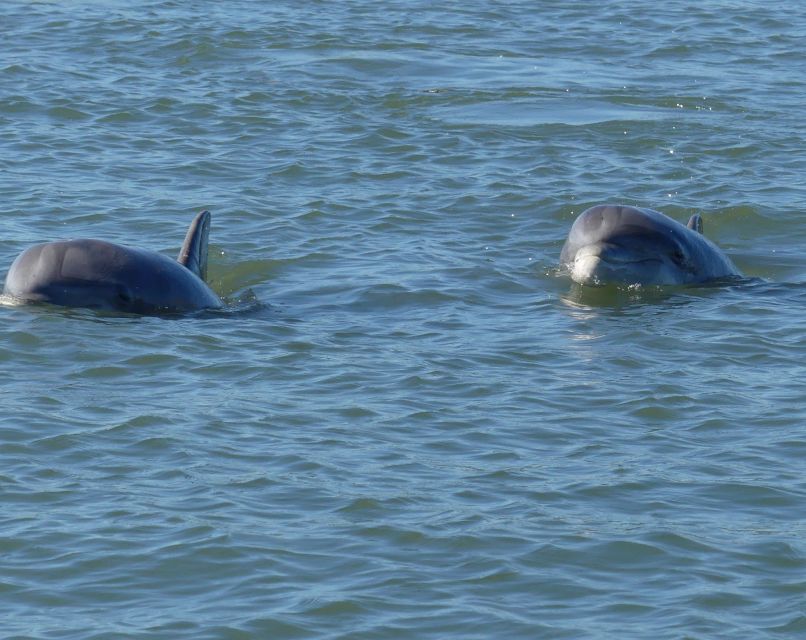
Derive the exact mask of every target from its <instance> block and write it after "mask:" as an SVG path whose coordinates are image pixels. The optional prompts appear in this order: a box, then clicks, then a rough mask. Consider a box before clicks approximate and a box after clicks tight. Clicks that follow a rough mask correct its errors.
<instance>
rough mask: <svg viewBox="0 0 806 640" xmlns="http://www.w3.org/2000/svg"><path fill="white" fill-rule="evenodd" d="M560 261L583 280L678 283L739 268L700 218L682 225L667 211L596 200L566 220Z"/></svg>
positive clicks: (595, 282)
mask: <svg viewBox="0 0 806 640" xmlns="http://www.w3.org/2000/svg"><path fill="white" fill-rule="evenodd" d="M560 265H561V267H562V268H563V269H567V270H568V273H569V274H570V276H571V278H572V279H573V280H574V281H575V282H578V283H579V284H583V285H594V286H596V285H607V284H625V285H629V284H642V285H681V284H695V283H703V282H708V281H711V280H718V279H722V278H730V277H738V276H740V275H741V274H740V273H739V270H738V269H737V268H736V267H735V266H734V265H733V263H732V262H731V261H730V259H729V258H728V257H727V256H726V255H725V254H724V253H722V251H721V250H720V249H719V247H717V246H716V245H715V244H714V243H713V242H711V241H710V240H708V239H707V238H706V237H705V236H704V235H702V218H701V217H700V216H699V215H693V216H691V219H690V220H689V221H688V225H682V224H680V223H679V222H677V221H676V220H673V219H672V218H670V217H669V216H667V215H665V214H663V213H660V212H659V211H653V210H652V209H639V208H637V207H630V206H624V205H597V206H595V207H591V208H590V209H587V210H586V211H583V212H582V213H581V214H580V215H579V217H578V218H577V219H576V221H575V222H574V224H573V225H572V226H571V230H570V232H569V233H568V239H567V240H566V241H565V245H564V246H563V248H562V253H561V254H560Z"/></svg>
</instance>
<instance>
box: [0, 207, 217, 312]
mask: <svg viewBox="0 0 806 640" xmlns="http://www.w3.org/2000/svg"><path fill="white" fill-rule="evenodd" d="M209 233H210V212H209V211H202V212H201V213H199V214H198V215H197V216H196V217H195V218H194V220H193V222H192V223H191V225H190V228H189V229H188V232H187V235H186V236H185V241H184V243H183V245H182V249H181V250H180V251H179V255H178V256H177V258H176V260H175V261H174V260H171V259H170V258H169V257H168V256H165V255H163V254H161V253H157V252H156V251H150V250H147V249H137V248H132V247H124V246H121V245H118V244H113V243H111V242H105V241H103V240H87V239H83V240H65V241H59V242H47V243H45V244H38V245H35V246H33V247H29V248H28V249H26V250H25V251H23V252H22V253H21V254H20V255H19V256H18V257H17V259H16V260H14V262H13V264H12V265H11V268H10V269H9V272H8V275H7V276H6V283H5V289H4V294H6V295H9V296H12V297H13V298H16V299H17V300H21V301H23V302H48V303H50V304H56V305H61V306H66V307H88V308H92V309H107V310H112V311H123V312H128V313H140V314H157V313H181V312H188V311H198V310H201V309H218V308H221V307H223V303H222V302H221V299H220V298H219V297H218V296H217V295H216V294H215V293H213V291H212V289H210V287H209V286H207V284H206V283H205V281H204V280H205V278H206V275H207V239H208V236H209Z"/></svg>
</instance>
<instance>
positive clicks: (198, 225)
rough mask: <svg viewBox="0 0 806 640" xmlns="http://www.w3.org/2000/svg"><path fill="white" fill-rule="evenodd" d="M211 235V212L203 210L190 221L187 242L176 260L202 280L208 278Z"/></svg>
mask: <svg viewBox="0 0 806 640" xmlns="http://www.w3.org/2000/svg"><path fill="white" fill-rule="evenodd" d="M209 235H210V212H209V211H202V212H201V213H200V214H199V215H197V216H196V217H195V218H193V222H191V223H190V227H189V228H188V232H187V235H186V236H185V242H184V243H183V244H182V248H181V249H180V250H179V255H178V256H176V261H177V262H178V263H179V264H181V265H184V266H186V267H187V268H188V269H190V270H191V271H192V272H193V273H195V274H196V275H197V276H199V277H200V278H201V279H202V280H207V239H208V237H209Z"/></svg>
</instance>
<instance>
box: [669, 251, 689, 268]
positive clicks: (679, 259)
mask: <svg viewBox="0 0 806 640" xmlns="http://www.w3.org/2000/svg"><path fill="white" fill-rule="evenodd" d="M672 260H673V261H674V263H675V264H677V265H682V264H683V263H684V262H685V261H686V256H685V254H684V253H683V252H682V251H681V250H680V249H675V251H674V253H672Z"/></svg>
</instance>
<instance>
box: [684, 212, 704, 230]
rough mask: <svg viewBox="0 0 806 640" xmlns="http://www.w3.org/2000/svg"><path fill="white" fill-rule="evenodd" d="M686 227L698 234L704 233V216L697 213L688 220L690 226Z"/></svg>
mask: <svg viewBox="0 0 806 640" xmlns="http://www.w3.org/2000/svg"><path fill="white" fill-rule="evenodd" d="M686 226H687V227H688V228H689V229H693V230H694V231H696V232H697V233H702V216H701V215H700V214H699V213H695V214H694V215H693V216H691V217H690V218H689V219H688V224H687V225H686Z"/></svg>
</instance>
